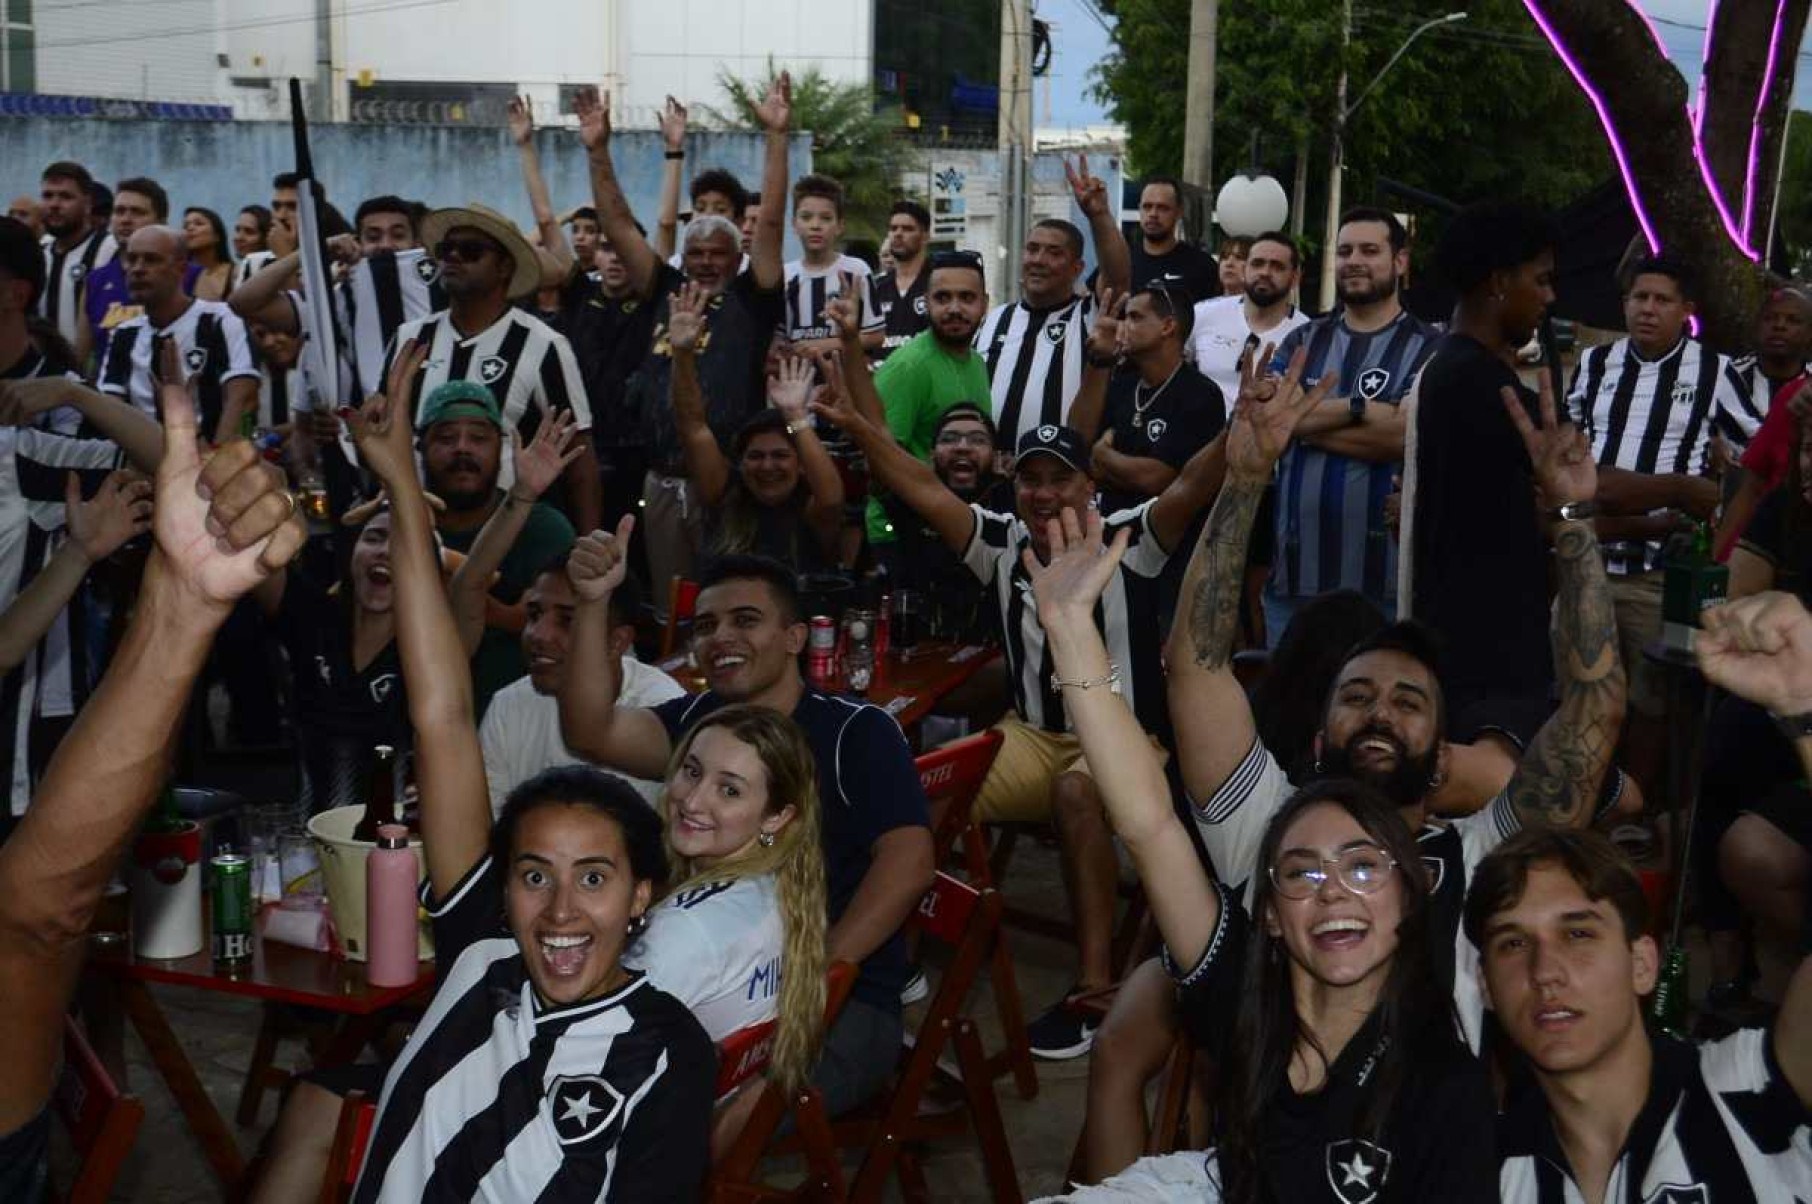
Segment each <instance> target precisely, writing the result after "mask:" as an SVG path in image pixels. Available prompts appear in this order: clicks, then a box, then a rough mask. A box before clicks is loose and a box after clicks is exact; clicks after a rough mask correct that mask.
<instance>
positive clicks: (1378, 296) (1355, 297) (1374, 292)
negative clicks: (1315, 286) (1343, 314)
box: [1334, 276, 1397, 305]
mask: <svg viewBox="0 0 1812 1204" xmlns="http://www.w3.org/2000/svg"><path fill="white" fill-rule="evenodd" d="M1334 292H1335V293H1336V294H1337V295H1338V296H1339V297H1340V300H1341V302H1342V303H1344V304H1346V305H1376V304H1377V303H1378V302H1380V301H1388V300H1390V299H1391V298H1392V297H1394V296H1396V294H1397V278H1396V277H1395V276H1386V277H1385V278H1384V279H1383V280H1372V279H1371V278H1370V277H1367V278H1366V279H1365V280H1364V281H1359V280H1346V279H1342V280H1338V281H1336V282H1335V285H1334Z"/></svg>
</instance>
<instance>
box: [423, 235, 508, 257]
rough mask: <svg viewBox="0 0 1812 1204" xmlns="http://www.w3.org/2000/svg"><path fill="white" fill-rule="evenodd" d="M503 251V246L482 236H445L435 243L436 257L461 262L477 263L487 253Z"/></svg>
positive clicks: (500, 252)
mask: <svg viewBox="0 0 1812 1204" xmlns="http://www.w3.org/2000/svg"><path fill="white" fill-rule="evenodd" d="M502 253H503V248H502V247H500V246H498V245H497V244H496V243H494V242H487V241H485V240H484V239H482V238H443V239H441V240H440V241H439V242H437V243H435V244H434V258H435V259H455V260H458V261H459V262H461V263H477V262H478V261H479V260H480V259H483V258H484V257H485V256H486V255H491V254H502Z"/></svg>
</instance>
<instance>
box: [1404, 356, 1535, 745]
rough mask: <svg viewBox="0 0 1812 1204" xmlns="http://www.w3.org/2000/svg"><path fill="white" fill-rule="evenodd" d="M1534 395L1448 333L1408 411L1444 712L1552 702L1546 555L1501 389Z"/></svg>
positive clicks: (1425, 592) (1421, 593)
mask: <svg viewBox="0 0 1812 1204" xmlns="http://www.w3.org/2000/svg"><path fill="white" fill-rule="evenodd" d="M1505 385H1510V386H1513V387H1514V388H1515V389H1516V390H1517V393H1518V395H1519V396H1521V398H1522V400H1523V405H1524V407H1525V408H1526V409H1527V410H1528V411H1529V414H1530V417H1531V418H1532V419H1533V420H1535V421H1539V420H1540V419H1539V411H1538V408H1537V401H1536V395H1535V394H1534V393H1533V392H1532V391H1530V390H1529V389H1527V388H1525V387H1524V386H1523V385H1522V382H1521V381H1519V380H1518V379H1517V377H1516V374H1515V373H1514V372H1512V371H1511V370H1510V366H1509V365H1508V364H1506V363H1504V361H1503V360H1501V359H1499V358H1498V357H1496V356H1495V355H1492V354H1491V352H1489V351H1487V350H1486V349H1485V346H1484V345H1483V344H1482V343H1479V342H1478V341H1477V340H1475V339H1472V338H1469V337H1467V336H1465V335H1459V334H1450V335H1447V336H1446V337H1444V338H1443V339H1442V340H1441V341H1440V343H1438V344H1437V345H1436V347H1435V350H1434V353H1433V355H1432V356H1431V357H1430V358H1429V360H1428V366H1427V367H1426V368H1424V369H1423V370H1422V384H1421V395H1420V400H1419V402H1418V403H1417V410H1416V440H1417V445H1416V476H1417V484H1416V500H1415V505H1416V512H1415V532H1414V541H1415V581H1414V588H1415V602H1414V614H1415V616H1416V618H1418V619H1420V620H1422V621H1423V622H1425V623H1427V624H1428V625H1429V626H1431V627H1433V628H1434V629H1435V630H1436V631H1438V632H1440V633H1441V636H1442V637H1443V639H1444V641H1445V655H1444V657H1443V661H1442V669H1441V680H1442V684H1443V685H1444V686H1445V688H1446V692H1447V698H1448V709H1449V711H1450V712H1454V711H1457V710H1458V709H1459V708H1460V707H1462V706H1464V705H1466V704H1467V703H1468V702H1472V701H1476V700H1478V699H1480V698H1483V697H1485V696H1487V695H1492V696H1498V697H1516V698H1524V697H1539V698H1546V697H1548V694H1549V691H1550V689H1551V687H1552V685H1553V681H1554V669H1553V663H1554V662H1553V654H1552V652H1551V651H1550V649H1549V645H1548V544H1547V537H1546V535H1545V534H1544V532H1543V531H1542V527H1541V521H1540V518H1539V516H1538V515H1537V513H1536V502H1535V478H1534V472H1533V469H1532V468H1531V466H1530V464H1529V453H1528V452H1527V451H1525V450H1524V448H1523V441H1522V437H1521V436H1520V435H1518V434H1517V433H1516V428H1515V427H1514V426H1512V425H1511V424H1510V417H1509V415H1508V414H1506V413H1505V412H1504V403H1503V401H1502V400H1501V398H1500V396H1499V390H1501V389H1502V388H1503V387H1504V386H1505Z"/></svg>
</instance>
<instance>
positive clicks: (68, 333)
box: [38, 230, 119, 347]
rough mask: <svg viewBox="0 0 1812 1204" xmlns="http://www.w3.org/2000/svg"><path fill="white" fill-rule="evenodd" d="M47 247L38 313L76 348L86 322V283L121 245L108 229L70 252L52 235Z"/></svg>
mask: <svg viewBox="0 0 1812 1204" xmlns="http://www.w3.org/2000/svg"><path fill="white" fill-rule="evenodd" d="M43 246H44V291H43V293H41V294H39V296H38V314H39V316H40V317H42V318H43V319H44V320H45V321H46V322H49V323H50V324H51V325H53V326H55V327H56V328H57V333H58V334H60V335H62V336H63V337H64V338H66V339H68V340H69V345H70V346H72V347H73V346H75V343H76V336H77V335H78V334H80V333H81V329H82V323H83V316H82V283H83V281H85V280H87V278H88V273H90V272H92V271H94V270H95V269H96V268H99V267H105V266H106V265H107V264H109V263H112V262H113V257H114V256H115V255H116V254H118V253H119V244H118V243H117V242H115V241H114V239H113V235H111V234H109V233H107V232H106V231H105V230H96V231H95V232H94V233H92V234H90V235H89V236H88V237H87V238H84V239H83V240H82V241H81V242H79V243H77V244H76V245H75V246H73V247H71V248H69V250H67V251H63V250H59V249H58V247H57V240H56V239H55V238H53V237H51V236H50V235H48V234H46V235H45V236H44V239H43Z"/></svg>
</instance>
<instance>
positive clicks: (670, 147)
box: [654, 96, 686, 259]
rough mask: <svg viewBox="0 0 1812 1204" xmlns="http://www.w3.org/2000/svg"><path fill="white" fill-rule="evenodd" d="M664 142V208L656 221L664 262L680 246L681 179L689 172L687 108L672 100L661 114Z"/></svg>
mask: <svg viewBox="0 0 1812 1204" xmlns="http://www.w3.org/2000/svg"><path fill="white" fill-rule="evenodd" d="M661 141H662V142H663V143H665V144H666V146H667V157H666V158H665V159H664V160H663V161H662V163H661V208H660V211H659V212H658V213H657V214H656V215H655V219H654V253H655V254H656V255H658V256H660V257H661V258H662V259H667V258H668V257H669V256H671V255H672V254H673V249H674V247H676V246H678V245H679V199H680V185H681V183H682V181H681V179H680V177H681V175H682V174H684V172H685V169H686V158H685V155H686V106H685V105H683V104H681V103H680V102H679V101H677V100H675V99H673V97H671V96H669V97H668V98H667V104H666V107H664V108H663V109H662V110H661Z"/></svg>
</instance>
